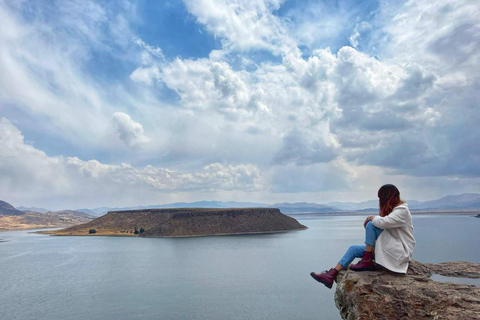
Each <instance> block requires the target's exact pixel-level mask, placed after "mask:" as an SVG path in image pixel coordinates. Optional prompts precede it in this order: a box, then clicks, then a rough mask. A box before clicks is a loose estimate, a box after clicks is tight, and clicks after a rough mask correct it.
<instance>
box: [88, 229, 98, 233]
mask: <svg viewBox="0 0 480 320" xmlns="http://www.w3.org/2000/svg"><path fill="white" fill-rule="evenodd" d="M88 233H89V234H92V233H97V230H95V229H90V230H88Z"/></svg>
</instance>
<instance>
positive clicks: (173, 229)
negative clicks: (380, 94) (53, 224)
mask: <svg viewBox="0 0 480 320" xmlns="http://www.w3.org/2000/svg"><path fill="white" fill-rule="evenodd" d="M93 229H94V230H95V232H94V233H91V231H90V230H93ZM302 229H306V227H305V226H303V225H301V224H300V223H299V222H298V221H297V220H295V219H294V218H292V217H289V216H286V215H284V214H283V213H281V212H280V210H279V209H272V208H246V209H208V208H201V209H199V208H182V209H147V210H128V211H111V212H109V213H107V214H106V215H104V216H102V217H100V218H97V219H95V220H93V221H91V222H89V223H85V224H82V225H78V226H74V227H71V228H67V229H62V230H54V231H49V232H45V233H50V234H56V235H89V234H94V235H115V236H139V237H189V236H205V235H222V234H248V233H271V232H282V231H290V230H302Z"/></svg>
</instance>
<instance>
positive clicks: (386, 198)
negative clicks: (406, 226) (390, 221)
mask: <svg viewBox="0 0 480 320" xmlns="http://www.w3.org/2000/svg"><path fill="white" fill-rule="evenodd" d="M378 199H379V201H380V216H381V217H386V216H388V215H389V214H390V212H392V211H393V208H395V207H396V206H398V205H399V204H402V203H404V201H402V200H401V199H400V191H398V189H397V187H395V186H394V185H393V184H386V185H384V186H382V187H381V188H380V189H379V190H378Z"/></svg>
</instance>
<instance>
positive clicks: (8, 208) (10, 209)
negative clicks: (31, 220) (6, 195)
mask: <svg viewBox="0 0 480 320" xmlns="http://www.w3.org/2000/svg"><path fill="white" fill-rule="evenodd" d="M0 214H3V215H5V216H21V215H23V214H25V212H23V211H20V210H17V209H15V207H14V206H12V205H11V204H10V203H8V202H5V201H1V200H0Z"/></svg>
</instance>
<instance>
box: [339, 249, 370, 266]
mask: <svg viewBox="0 0 480 320" xmlns="http://www.w3.org/2000/svg"><path fill="white" fill-rule="evenodd" d="M365 249H366V245H364V244H358V245H353V246H350V248H348V250H347V252H345V254H344V255H343V257H342V259H340V261H339V262H338V264H337V265H336V266H335V269H336V270H337V271H340V270H342V269H347V268H348V266H349V265H350V263H352V261H353V260H354V259H355V258H361V257H362V254H363V252H365Z"/></svg>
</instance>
